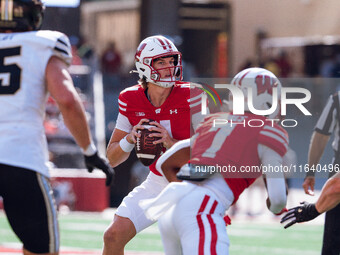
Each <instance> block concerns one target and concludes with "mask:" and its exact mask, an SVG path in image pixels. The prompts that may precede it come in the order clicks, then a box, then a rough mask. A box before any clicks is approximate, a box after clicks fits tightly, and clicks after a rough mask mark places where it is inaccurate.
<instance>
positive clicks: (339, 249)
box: [321, 204, 340, 255]
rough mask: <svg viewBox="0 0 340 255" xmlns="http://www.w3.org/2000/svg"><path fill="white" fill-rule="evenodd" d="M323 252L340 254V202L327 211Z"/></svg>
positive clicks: (327, 254) (334, 254)
mask: <svg viewBox="0 0 340 255" xmlns="http://www.w3.org/2000/svg"><path fill="white" fill-rule="evenodd" d="M321 254H322V255H339V254H340V204H338V205H337V206H336V207H335V208H333V209H332V210H330V211H328V212H326V218H325V226H324V232H323V245H322V253H321Z"/></svg>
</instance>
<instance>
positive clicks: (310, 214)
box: [280, 202, 320, 228]
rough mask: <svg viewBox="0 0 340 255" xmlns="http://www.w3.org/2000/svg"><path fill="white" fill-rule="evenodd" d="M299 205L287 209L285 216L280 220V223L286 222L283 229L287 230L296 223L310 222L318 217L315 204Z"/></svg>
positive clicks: (304, 203)
mask: <svg viewBox="0 0 340 255" xmlns="http://www.w3.org/2000/svg"><path fill="white" fill-rule="evenodd" d="M300 204H301V206H297V207H294V208H292V209H289V210H288V212H287V214H286V215H285V216H284V217H283V218H282V219H281V221H280V223H284V222H286V221H288V224H286V225H285V226H284V228H289V227H290V226H292V225H294V224H295V223H297V222H305V221H310V220H312V219H314V218H316V217H317V216H319V215H320V213H319V212H318V211H317V210H316V208H315V204H310V203H307V202H301V203H300Z"/></svg>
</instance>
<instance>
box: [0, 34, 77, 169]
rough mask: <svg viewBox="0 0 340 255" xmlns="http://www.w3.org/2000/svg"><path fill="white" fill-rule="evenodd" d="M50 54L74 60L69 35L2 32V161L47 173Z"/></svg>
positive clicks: (0, 50)
mask: <svg viewBox="0 0 340 255" xmlns="http://www.w3.org/2000/svg"><path fill="white" fill-rule="evenodd" d="M51 56H57V57H59V58H61V59H62V60H63V61H65V63H67V64H68V65H69V64H70V63H71V59H72V54H71V46H70V42H69V39H68V38H67V36H65V35H64V34H62V33H60V32H56V31H32V32H21V33H9V34H5V33H0V109H1V110H0V134H1V135H0V163H2V164H8V165H12V166H17V167H23V168H28V169H31V170H34V171H37V172H40V173H41V174H43V175H45V176H49V172H48V166H47V162H48V149H47V142H46V137H45V131H44V126H43V121H44V117H45V103H46V99H47V94H48V92H47V88H46V84H45V70H46V66H47V63H48V61H49V59H50V58H51Z"/></svg>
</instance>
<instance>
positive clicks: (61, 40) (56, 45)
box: [37, 30, 72, 65]
mask: <svg viewBox="0 0 340 255" xmlns="http://www.w3.org/2000/svg"><path fill="white" fill-rule="evenodd" d="M37 36H38V37H41V38H44V39H45V40H48V41H50V47H51V48H52V51H53V54H52V55H53V56H56V57H59V58H60V59H62V60H63V61H64V62H65V63H66V64H67V65H71V62H72V50H71V44H70V40H69V39H68V37H67V36H66V35H65V34H63V33H60V32H57V31H49V30H41V31H38V32H37Z"/></svg>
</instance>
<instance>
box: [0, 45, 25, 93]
mask: <svg viewBox="0 0 340 255" xmlns="http://www.w3.org/2000/svg"><path fill="white" fill-rule="evenodd" d="M20 55H21V47H14V48H6V49H0V95H11V94H14V93H15V92H17V90H18V89H19V88H20V79H21V68H20V67H19V66H18V65H17V64H12V63H11V64H7V63H6V58H7V57H15V56H20Z"/></svg>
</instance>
